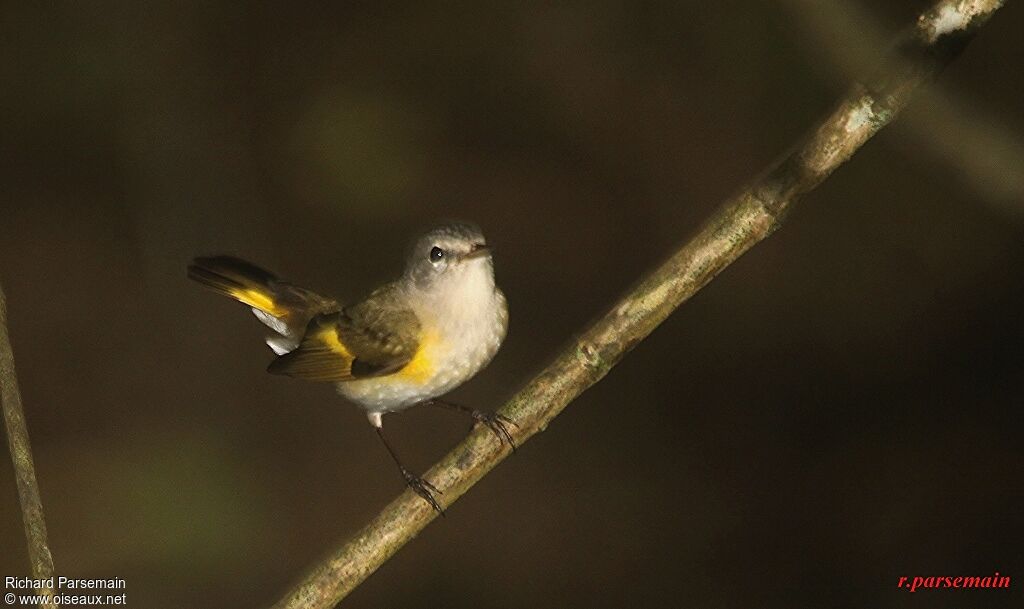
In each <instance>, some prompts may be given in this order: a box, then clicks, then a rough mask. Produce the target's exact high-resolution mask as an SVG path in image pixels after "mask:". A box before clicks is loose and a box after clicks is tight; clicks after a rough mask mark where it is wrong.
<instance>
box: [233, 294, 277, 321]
mask: <svg viewBox="0 0 1024 609" xmlns="http://www.w3.org/2000/svg"><path fill="white" fill-rule="evenodd" d="M228 294H230V295H231V297H232V298H234V299H235V300H237V301H238V302H242V303H245V304H247V305H249V306H250V307H255V308H257V309H259V310H260V311H263V312H264V313H269V314H270V315H273V316H274V317H281V316H283V315H284V314H285V313H286V311H284V310H283V309H281V308H280V307H278V306H277V304H276V303H275V302H274V299H273V298H271V297H270V295H269V294H267V293H266V292H261V291H260V290H257V289H255V288H233V289H230V290H228Z"/></svg>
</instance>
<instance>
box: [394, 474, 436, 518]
mask: <svg viewBox="0 0 1024 609" xmlns="http://www.w3.org/2000/svg"><path fill="white" fill-rule="evenodd" d="M402 477H403V478H405V483H406V484H407V485H409V488H411V489H412V490H413V492H414V493H416V494H417V495H419V496H420V497H422V498H423V500H424V501H426V502H427V503H429V504H430V507H432V508H434V510H436V511H437V513H438V514H440V515H442V516H444V510H443V509H441V505H440V504H439V503H438V502H437V499H435V498H434V495H433V493H437V494H438V495H443V494H444V493H442V492H441V490H440V489H438V488H437V487H436V486H434V485H433V484H431V483H430V482H428V481H426V480H424V479H423V478H420V477H419V476H417V475H416V474H414V473H412V472H410V471H409V470H407V469H405V468H404V467H403V468H402Z"/></svg>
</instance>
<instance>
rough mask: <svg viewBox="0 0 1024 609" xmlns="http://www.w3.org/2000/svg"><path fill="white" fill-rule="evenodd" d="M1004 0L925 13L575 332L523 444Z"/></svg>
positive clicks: (405, 526)
mask: <svg viewBox="0 0 1024 609" xmlns="http://www.w3.org/2000/svg"><path fill="white" fill-rule="evenodd" d="M1002 4H1003V2H1002V0H942V1H940V2H938V3H937V4H936V5H935V6H934V7H933V8H932V9H931V10H929V11H927V12H926V13H924V14H923V15H921V17H920V18H919V19H918V21H917V23H916V24H915V25H914V27H913V28H912V29H911V30H910V31H909V32H908V35H907V38H906V40H905V41H903V43H902V44H901V45H900V46H899V47H898V49H897V51H896V53H895V54H894V55H895V56H894V57H893V61H892V62H891V64H890V65H889V66H888V67H887V68H886V69H885V70H884V71H883V72H880V73H879V74H878V75H877V76H875V77H874V78H872V79H871V80H870V81H869V82H868V83H866V84H864V85H857V86H854V87H853V89H852V91H851V92H850V93H849V94H848V95H847V96H846V97H845V98H844V99H843V100H842V101H841V102H840V103H839V105H838V107H837V109H836V110H835V111H833V112H832V114H830V115H829V116H828V117H827V118H825V119H824V120H823V121H822V122H821V123H820V124H819V125H818V126H817V127H816V128H815V129H814V131H813V132H812V133H811V135H810V136H809V137H808V138H807V139H806V140H805V141H804V142H803V143H801V144H800V145H798V146H797V147H796V148H795V149H794V150H793V151H792V152H791V153H790V154H788V155H787V156H786V157H785V158H783V159H782V160H781V161H780V162H779V163H777V164H776V165H775V166H773V167H772V168H771V169H769V170H768V171H767V172H766V173H765V174H764V175H763V176H762V177H761V178H759V179H758V180H756V181H755V182H754V184H753V185H752V186H750V187H749V188H747V189H746V190H744V191H743V192H741V193H740V194H738V195H737V196H735V197H734V198H733V199H731V200H729V201H726V202H725V204H723V205H722V206H721V207H720V208H719V209H718V211H716V212H715V213H714V215H713V216H712V217H711V219H710V220H708V221H707V222H706V223H705V224H704V226H703V227H702V228H701V229H700V230H699V232H698V233H697V235H696V237H694V238H693V239H692V240H691V241H690V242H689V243H687V244H686V245H684V246H683V247H682V248H681V249H679V250H678V251H677V252H676V253H675V254H673V255H672V257H671V258H669V259H668V260H667V261H666V262H665V263H663V264H662V265H661V266H660V267H658V268H657V269H655V270H654V271H653V272H652V273H651V274H650V275H648V276H647V277H646V278H645V279H643V280H642V281H641V282H640V283H639V285H637V286H636V287H635V288H634V289H633V290H632V291H631V292H630V293H629V294H628V295H627V296H626V297H625V298H623V299H622V300H621V301H620V302H619V303H618V304H617V305H615V307H614V308H612V309H611V310H610V311H609V312H608V313H607V314H606V315H605V316H604V317H603V318H601V319H600V320H598V321H597V322H596V323H595V324H594V325H592V326H591V327H590V328H589V329H588V330H587V331H586V332H585V333H584V334H583V335H582V336H580V337H579V338H578V339H577V340H575V341H573V342H572V343H571V344H570V345H569V346H568V347H567V348H566V349H565V350H564V351H562V353H561V354H560V355H559V356H558V357H557V358H556V359H555V361H554V362H553V363H552V364H551V365H550V366H548V367H547V368H546V369H545V370H544V371H543V372H541V373H540V374H539V375H538V376H537V377H536V378H534V379H533V380H532V381H530V383H529V384H527V385H526V387H525V388H523V389H522V390H521V391H520V392H519V393H518V394H516V395H515V396H514V397H513V398H512V399H511V400H510V401H509V402H508V403H507V404H506V405H505V406H504V407H503V408H502V409H501V410H500V412H501V414H503V415H505V416H508V417H509V418H511V419H512V420H514V421H516V423H517V425H518V427H517V428H515V429H513V430H511V431H512V435H513V436H514V437H515V440H516V442H517V444H519V445H522V444H523V443H525V442H526V440H527V439H529V438H530V437H531V436H533V435H534V434H535V433H537V432H539V431H542V430H544V429H545V428H546V427H547V425H548V423H549V422H550V421H551V420H552V419H554V418H555V417H556V416H558V414H559V413H560V412H561V411H562V410H563V409H564V408H565V407H566V405H568V404H569V402H571V401H572V400H573V399H575V398H576V396H578V395H579V394H580V393H582V392H583V391H585V390H586V389H587V388H589V387H590V386H592V385H593V384H594V383H596V382H598V381H599V380H600V379H601V378H603V377H604V375H606V374H607V373H608V371H609V370H611V368H612V367H613V366H614V365H615V364H616V363H618V361H619V360H620V359H621V358H622V357H623V356H624V355H625V354H626V353H627V352H628V351H629V350H630V349H632V348H633V347H634V346H635V345H636V344H637V343H638V342H640V341H641V340H643V339H644V338H645V337H646V336H647V335H648V334H650V333H651V331H652V330H654V328H655V327H657V326H658V325H659V324H660V323H661V322H662V321H664V320H665V318H666V317H668V316H669V314H670V313H672V311H674V310H675V309H676V307H678V306H679V305H680V304H681V303H682V302H683V301H685V300H686V299H688V298H690V297H691V296H693V295H694V294H695V293H696V292H697V291H698V290H700V289H701V288H702V287H704V286H705V285H706V284H707V283H708V282H709V281H711V279H713V278H714V277H715V275H717V274H718V273H719V272H720V271H721V270H722V269H724V268H725V267H726V266H728V265H729V264H731V263H732V262H733V261H735V260H736V259H737V258H739V257H740V256H741V255H742V254H743V253H744V252H746V251H747V250H748V249H749V248H750V247H752V246H753V245H754V244H756V243H758V242H759V241H761V240H762V239H764V238H765V237H767V236H768V235H770V234H771V233H772V232H773V231H774V230H775V229H776V228H778V227H779V225H780V223H781V220H782V218H783V217H784V215H785V214H786V212H787V211H788V210H789V208H790V207H791V206H792V204H793V202H794V201H795V200H796V199H797V198H798V197H799V196H801V195H803V194H805V193H807V192H808V191H810V190H812V189H813V188H815V187H816V186H818V184H820V183H821V182H822V181H823V180H824V179H825V178H826V177H828V175H829V174H831V173H832V172H833V171H834V170H835V169H836V168H837V167H839V166H840V165H842V164H843V163H844V162H845V161H846V160H847V159H849V158H850V156H851V155H852V154H853V153H854V152H855V151H856V150H857V149H858V148H860V147H861V146H862V145H863V144H864V143H865V142H866V141H867V140H868V139H869V138H870V137H871V136H872V135H874V134H875V133H876V132H877V131H878V130H879V129H881V128H882V127H884V126H885V125H887V124H888V123H889V122H890V121H892V119H893V118H894V117H895V116H896V114H897V113H898V112H899V111H900V110H901V109H903V107H904V106H905V105H906V104H907V102H908V100H909V99H910V96H911V94H912V93H913V92H914V91H915V90H916V89H917V88H918V87H919V86H920V85H921V84H922V83H923V82H925V81H926V80H928V79H929V78H931V77H933V76H934V75H935V74H937V73H938V72H939V71H940V70H941V69H942V67H943V66H945V65H946V64H947V63H949V62H950V61H951V60H952V59H953V58H954V57H955V56H956V55H958V54H959V52H960V51H961V50H962V49H963V47H964V45H965V44H966V43H967V41H968V40H969V39H970V38H971V37H972V36H973V35H974V33H975V32H976V31H977V30H978V28H979V27H980V26H981V25H982V24H983V23H984V22H985V21H987V20H988V18H989V17H990V16H991V15H992V13H993V12H994V11H995V10H996V9H998V8H999V7H1000V6H1002ZM508 454H509V449H508V448H507V447H505V446H503V445H502V443H501V442H499V441H498V440H497V439H495V438H494V435H493V434H492V433H491V432H490V431H489V430H487V429H477V430H475V431H474V432H473V433H471V434H470V435H469V436H468V437H467V438H466V439H465V440H464V441H463V442H462V443H461V444H459V445H458V446H456V447H455V448H454V449H453V450H452V451H451V452H450V453H448V455H447V456H445V457H444V458H443V459H441V461H440V462H438V463H437V464H436V465H434V467H433V468H432V469H431V470H430V471H429V472H427V475H426V477H427V478H428V479H429V480H430V481H431V482H432V483H434V484H435V485H436V486H437V487H438V488H440V489H441V490H442V491H443V494H442V495H440V496H439V497H438V499H439V500H440V501H441V503H442V504H444V505H450V504H451V503H453V502H454V501H455V500H456V499H458V498H459V497H460V496H462V494H463V493H465V492H466V491H467V490H469V489H470V487H472V486H473V485H474V484H476V482H477V481H479V480H480V479H481V478H482V477H483V476H484V475H485V474H487V472H489V471H490V470H491V469H492V468H494V466H495V465H497V464H498V463H499V462H500V461H501V460H503V459H504V458H505V457H506V456H508ZM435 517H436V514H435V512H434V510H433V509H431V507H430V506H429V505H427V503H426V502H425V501H423V500H422V499H420V498H419V497H418V496H417V495H415V494H413V493H412V492H410V491H406V492H404V493H403V494H402V495H400V496H399V497H398V498H397V499H395V500H394V501H392V502H391V503H390V504H389V505H388V506H387V507H385V508H384V510H383V511H382V512H381V513H380V514H379V515H378V516H377V517H376V518H374V519H373V521H371V522H370V523H369V524H367V525H366V526H365V527H363V529H362V530H360V531H359V532H358V533H356V535H355V536H354V537H353V538H352V539H350V540H349V541H348V542H346V543H345V544H343V545H341V546H340V547H338V548H336V549H335V550H334V551H332V552H331V553H330V554H329V555H328V556H327V557H326V558H325V559H324V560H322V561H321V562H320V563H319V564H317V565H315V566H314V567H313V569H312V570H311V571H310V572H309V573H308V574H307V575H306V577H305V579H304V580H303V581H302V582H300V583H299V584H298V585H297V586H296V587H295V588H294V589H292V590H291V591H289V592H288V594H287V595H286V596H285V597H284V598H283V599H281V600H280V601H279V602H278V603H277V604H276V605H275V606H274V607H275V609H300V608H302V609H327V608H329V607H333V606H334V605H335V604H337V603H338V601H340V600H341V599H342V598H344V597H345V596H346V595H347V594H348V593H349V592H351V591H352V590H353V589H354V588H355V587H356V586H358V585H359V584H360V582H362V581H363V580H364V579H366V577H368V576H369V575H370V574H371V573H373V572H374V571H375V570H376V569H377V568H378V567H379V566H380V565H381V564H383V563H384V561H386V560H387V559H388V558H390V557H391V556H392V555H393V554H394V553H395V552H396V551H398V549H399V548H401V547H402V546H403V545H404V544H405V543H406V542H408V541H409V540H410V539H412V538H413V537H414V536H415V535H416V534H417V533H418V532H419V531H420V530H422V529H423V528H424V527H425V526H426V525H427V524H429V523H430V521H432V520H433V519H434V518H435Z"/></svg>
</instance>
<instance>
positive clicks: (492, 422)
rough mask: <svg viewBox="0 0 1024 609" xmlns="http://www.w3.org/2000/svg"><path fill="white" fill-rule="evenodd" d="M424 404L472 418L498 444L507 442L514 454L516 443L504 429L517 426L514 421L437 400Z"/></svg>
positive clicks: (494, 413)
mask: <svg viewBox="0 0 1024 609" xmlns="http://www.w3.org/2000/svg"><path fill="white" fill-rule="evenodd" d="M426 403H427V404H430V405H431V406H440V407H441V408H447V409H448V410H458V411H459V412H464V413H466V414H468V415H469V416H471V417H473V420H474V421H476V422H478V423H483V424H484V425H486V426H487V429H490V430H491V433H493V434H494V435H495V437H497V438H498V441H499V442H508V445H509V446H511V447H512V452H516V443H515V441H514V440H513V439H512V434H510V433H509V432H508V427H506V425H511V426H512V427H519V426H518V425H516V423H515V421H513V420H512V419H510V418H508V417H506V416H505V415H500V414H498V413H496V412H484V411H482V410H477V409H476V408H470V407H469V406H463V405H462V404H456V403H454V402H449V401H447V400H441V399H438V398H434V399H432V400H427V402H426Z"/></svg>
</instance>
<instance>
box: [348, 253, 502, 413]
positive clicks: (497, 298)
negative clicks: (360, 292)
mask: <svg viewBox="0 0 1024 609" xmlns="http://www.w3.org/2000/svg"><path fill="white" fill-rule="evenodd" d="M467 267H468V268H465V269H458V270H459V271H461V273H459V274H458V275H453V277H452V280H451V281H446V282H445V284H444V285H440V286H432V289H431V290H430V292H429V293H425V292H422V291H410V292H409V294H408V298H409V305H410V308H411V309H412V310H413V311H414V312H415V313H416V316H417V317H418V318H419V319H420V324H421V326H422V334H423V336H422V339H421V344H422V347H421V349H422V351H421V352H420V353H417V355H416V357H414V358H413V362H411V364H410V365H409V366H408V367H407V369H406V370H403V371H400V372H399V373H396V374H393V375H389V376H382V377H376V378H371V379H363V380H360V381H350V382H345V383H338V385H337V387H338V392H339V393H341V394H342V395H344V396H345V397H347V398H349V399H350V400H352V401H354V402H356V403H358V404H359V405H360V406H362V407H363V408H365V409H366V410H368V411H370V412H371V413H374V412H376V413H381V412H391V411H396V410H402V409H403V408H408V407H410V406H413V405H415V404H417V403H419V402H423V401H425V400H429V399H431V398H435V397H439V396H441V395H444V394H445V393H448V392H449V391H451V390H452V389H455V388H456V387H458V386H459V385H461V384H462V383H464V382H466V381H467V380H469V379H470V378H472V377H473V376H474V375H475V374H476V373H477V372H479V371H480V370H481V369H482V368H483V367H484V366H486V365H487V364H488V363H489V362H490V361H491V359H492V358H493V357H494V355H495V353H497V351H498V347H500V346H501V343H502V341H503V340H504V338H505V333H506V330H507V328H508V306H507V304H506V301H505V296H504V294H502V293H501V290H499V289H497V288H496V287H495V285H494V275H493V271H492V267H491V263H490V260H487V259H481V260H475V261H471V262H468V263H467Z"/></svg>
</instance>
